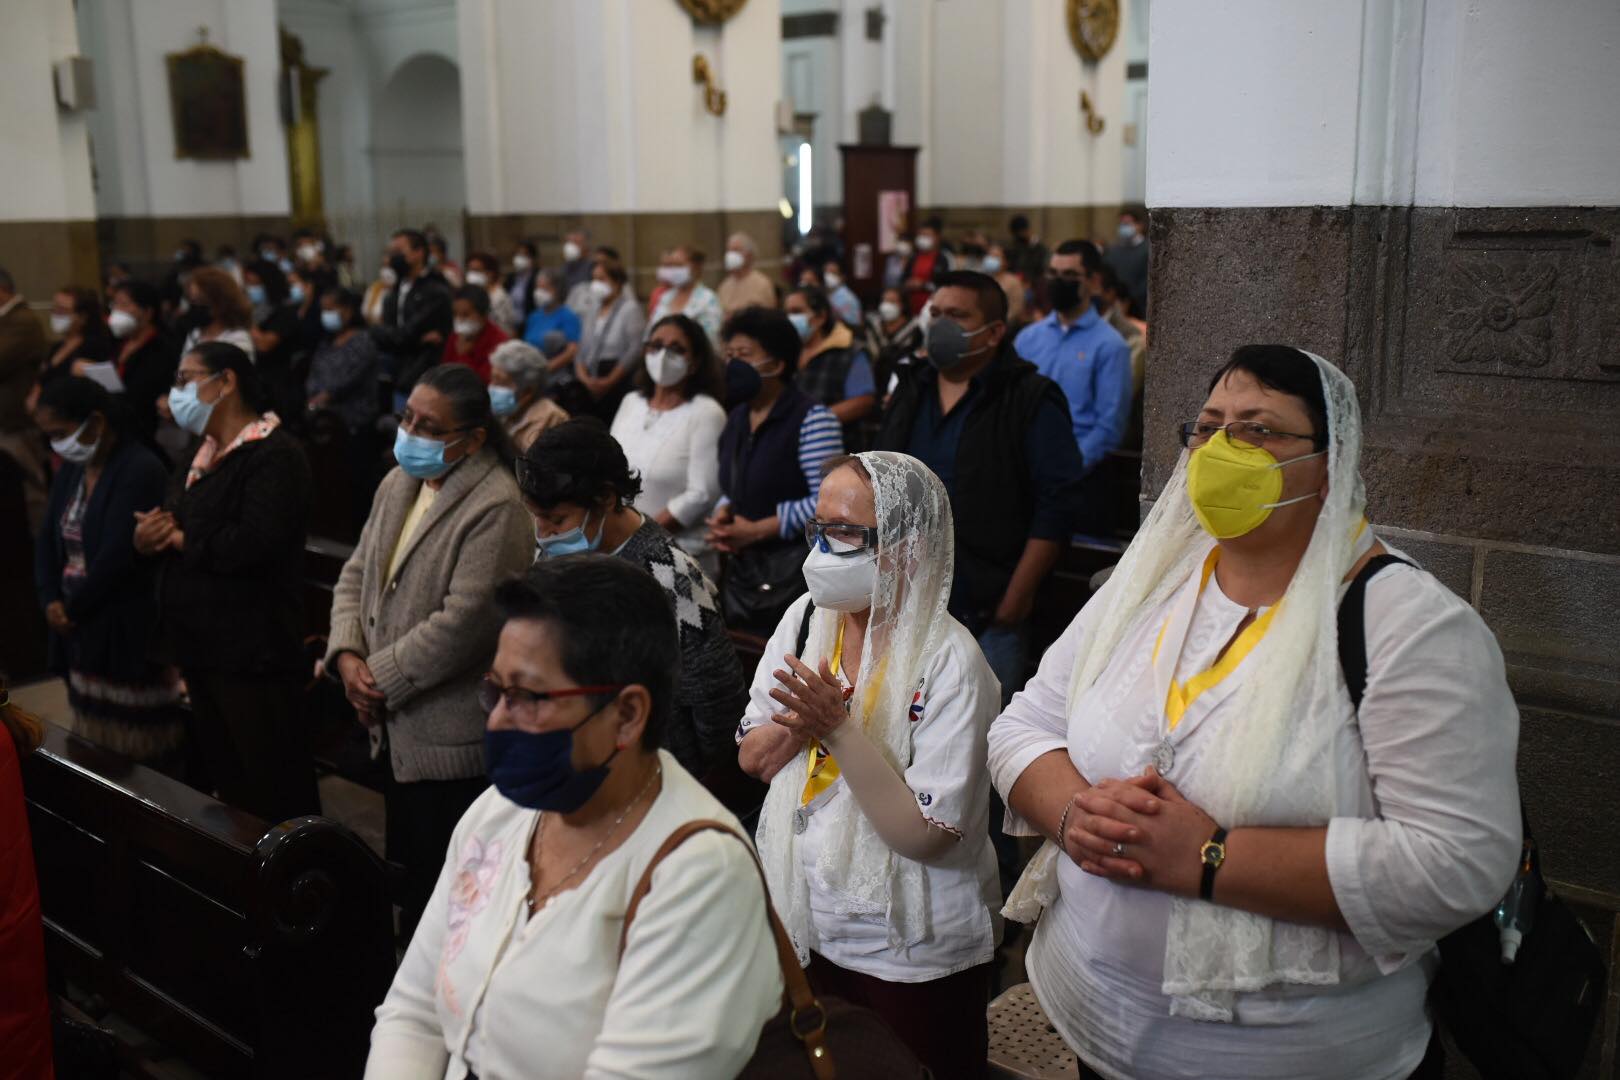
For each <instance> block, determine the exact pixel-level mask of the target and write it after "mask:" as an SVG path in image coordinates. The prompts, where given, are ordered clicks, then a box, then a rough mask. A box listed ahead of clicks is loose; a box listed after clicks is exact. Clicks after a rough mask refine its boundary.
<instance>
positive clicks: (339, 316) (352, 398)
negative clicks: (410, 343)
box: [304, 288, 380, 435]
mask: <svg viewBox="0 0 1620 1080" xmlns="http://www.w3.org/2000/svg"><path fill="white" fill-rule="evenodd" d="M321 329H322V331H323V336H322V339H321V343H320V345H319V346H317V347H316V349H315V356H314V358H313V359H312V360H311V361H310V364H309V378H308V379H306V380H305V381H304V394H305V397H306V400H307V402H308V407H309V409H310V411H311V412H315V411H317V410H320V409H331V410H332V411H333V412H335V413H337V414H338V416H340V417H342V418H343V426H344V427H346V428H348V430H349V434H350V435H360V434H362V433H367V434H369V432H370V430H371V427H372V425H373V424H374V423H375V422H376V420H377V413H378V412H379V411H380V410H379V408H378V405H377V372H378V364H379V360H378V357H377V346H376V343H375V342H373V341H372V340H371V335H370V334H368V333H366V320H365V317H364V315H362V314H361V311H360V297H359V296H358V295H357V294H355V293H353V292H350V291H349V290H348V289H343V288H332V289H328V290H326V293H325V295H323V296H322V297H321Z"/></svg>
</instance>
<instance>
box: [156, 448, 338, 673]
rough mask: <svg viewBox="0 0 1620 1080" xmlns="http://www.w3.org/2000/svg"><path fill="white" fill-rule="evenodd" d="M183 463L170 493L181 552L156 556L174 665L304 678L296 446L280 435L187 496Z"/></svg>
mask: <svg viewBox="0 0 1620 1080" xmlns="http://www.w3.org/2000/svg"><path fill="white" fill-rule="evenodd" d="M189 464H190V460H189V458H188V459H187V460H186V461H183V462H182V463H181V464H180V466H179V467H178V468H177V469H176V470H175V473H174V478H173V480H172V482H171V484H170V488H169V507H170V509H172V510H173V511H174V514H175V518H176V519H177V520H178V522H179V524H180V529H181V531H182V532H184V533H185V536H186V544H185V551H184V552H181V553H178V554H176V553H172V552H171V553H168V554H167V555H165V556H164V567H163V593H162V595H163V630H164V637H165V639H166V641H167V643H168V646H169V650H170V654H171V656H172V658H173V659H174V661H175V662H176V663H178V664H179V665H180V667H181V668H182V669H185V670H194V671H218V672H229V673H231V674H238V675H267V676H268V675H286V676H297V675H299V674H301V673H306V672H305V663H304V659H303V635H304V621H303V603H302V598H303V563H304V531H305V522H306V519H307V518H308V515H309V503H310V475H309V465H308V463H307V462H306V461H305V459H304V451H303V448H302V447H300V446H299V445H298V442H297V440H295V439H294V438H293V437H292V436H291V435H289V434H287V433H286V432H285V431H283V430H281V429H279V428H278V429H277V430H275V431H273V432H271V433H270V434H269V435H268V436H266V437H265V438H263V439H260V440H258V441H256V442H249V443H244V444H242V445H241V446H239V447H238V448H237V449H235V450H234V451H232V452H231V453H230V454H228V455H226V457H225V458H224V459H223V460H221V461H220V462H219V464H218V465H217V466H216V467H215V468H214V470H213V471H212V472H210V473H208V474H207V475H206V476H204V477H202V478H201V479H199V480H198V481H197V482H196V483H195V484H193V485H192V486H191V487H190V488H187V487H186V486H185V480H186V469H187V467H188V466H189Z"/></svg>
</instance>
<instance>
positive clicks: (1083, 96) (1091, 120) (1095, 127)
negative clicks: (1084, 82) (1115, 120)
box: [1080, 90, 1108, 135]
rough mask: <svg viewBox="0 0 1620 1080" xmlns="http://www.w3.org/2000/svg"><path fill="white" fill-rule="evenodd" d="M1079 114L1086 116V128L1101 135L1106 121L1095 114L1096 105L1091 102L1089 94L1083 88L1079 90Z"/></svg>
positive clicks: (1094, 133)
mask: <svg viewBox="0 0 1620 1080" xmlns="http://www.w3.org/2000/svg"><path fill="white" fill-rule="evenodd" d="M1080 115H1081V116H1084V117H1085V118H1086V130H1087V131H1089V132H1091V133H1092V134H1093V135H1101V134H1102V133H1103V128H1104V127H1105V126H1107V124H1108V121H1106V120H1104V119H1103V118H1102V117H1100V116H1098V115H1097V106H1095V105H1093V104H1092V103H1091V95H1090V94H1088V93H1086V92H1085V91H1084V90H1082V91H1080Z"/></svg>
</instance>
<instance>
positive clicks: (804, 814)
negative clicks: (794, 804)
mask: <svg viewBox="0 0 1620 1080" xmlns="http://www.w3.org/2000/svg"><path fill="white" fill-rule="evenodd" d="M809 827H810V811H808V810H806V809H805V808H804V807H802V806H801V807H798V808H797V809H795V810H794V811H793V835H795V836H803V835H804V830H806V829H808V828H809Z"/></svg>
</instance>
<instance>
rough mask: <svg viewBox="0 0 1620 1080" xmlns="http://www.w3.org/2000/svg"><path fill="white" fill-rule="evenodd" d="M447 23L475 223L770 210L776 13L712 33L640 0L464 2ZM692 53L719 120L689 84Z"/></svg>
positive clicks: (754, 1) (749, 16) (751, 9)
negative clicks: (713, 90) (718, 104)
mask: <svg viewBox="0 0 1620 1080" xmlns="http://www.w3.org/2000/svg"><path fill="white" fill-rule="evenodd" d="M457 14H458V20H457V33H458V38H459V42H460V50H459V52H460V56H461V66H462V71H463V78H462V93H463V117H464V131H465V139H466V154H467V184H468V187H467V198H468V207H469V209H470V210H471V211H472V212H473V213H477V214H501V213H573V212H586V213H612V212H623V211H634V212H657V211H666V212H682V211H701V210H716V209H737V210H741V209H762V208H768V207H773V206H775V205H776V201H777V191H778V187H779V185H780V175H779V173H778V172H777V171H776V170H775V168H774V165H773V163H774V162H775V160H776V128H775V119H774V116H775V106H776V101H777V99H778V96H779V86H780V81H781V77H780V74H779V72H780V62H781V61H780V52H779V50H778V48H777V39H778V34H779V20H780V7H779V6H778V3H777V0H750V2H749V3H748V4H747V5H745V6H744V8H743V9H742V11H741V12H740V13H739V14H738V15H737V16H735V17H734V18H733V19H731V20H730V21H729V22H727V23H726V24H725V26H724V27H723V28H721V29H719V30H715V29H707V28H698V27H696V26H694V25H693V23H692V20H691V19H690V18H689V17H688V16H687V15H686V13H685V12H684V11H682V10H681V8H680V7H679V5H677V4H673V3H643V2H642V0H551V2H548V3H544V4H537V3H532V2H530V0H462V2H461V4H460V5H459V7H458V10H457ZM698 52H701V53H703V54H704V55H705V56H707V57H708V58H709V63H710V65H711V67H712V68H713V69H714V70H715V73H716V76H717V78H718V81H719V85H720V87H721V88H722V89H724V90H725V91H726V92H727V94H728V107H727V111H726V114H725V115H724V116H723V117H714V116H711V115H710V114H709V113H708V112H706V111H705V110H704V107H703V102H702V91H701V88H700V87H699V86H698V85H697V84H695V83H694V82H693V81H692V57H693V54H694V53H698Z"/></svg>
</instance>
